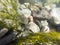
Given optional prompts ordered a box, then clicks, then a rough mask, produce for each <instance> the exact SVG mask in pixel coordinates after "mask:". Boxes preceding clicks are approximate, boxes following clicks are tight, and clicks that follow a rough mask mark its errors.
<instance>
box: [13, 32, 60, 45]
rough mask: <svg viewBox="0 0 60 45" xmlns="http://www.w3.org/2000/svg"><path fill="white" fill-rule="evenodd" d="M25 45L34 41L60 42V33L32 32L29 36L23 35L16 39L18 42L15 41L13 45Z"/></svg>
mask: <svg viewBox="0 0 60 45" xmlns="http://www.w3.org/2000/svg"><path fill="white" fill-rule="evenodd" d="M15 43H16V45H23V44H24V43H26V44H28V43H32V44H33V45H34V44H40V43H43V44H45V43H49V44H50V43H51V44H52V45H53V44H54V43H56V44H58V45H59V44H60V33H57V32H50V33H42V32H40V33H36V34H30V35H29V36H27V37H21V38H19V39H17V40H16V42H14V43H13V45H15Z"/></svg>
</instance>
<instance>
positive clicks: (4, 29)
mask: <svg viewBox="0 0 60 45" xmlns="http://www.w3.org/2000/svg"><path fill="white" fill-rule="evenodd" d="M7 32H8V29H7V28H3V29H1V30H0V38H1V37H3V36H4V35H5V34H6V33H7Z"/></svg>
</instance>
